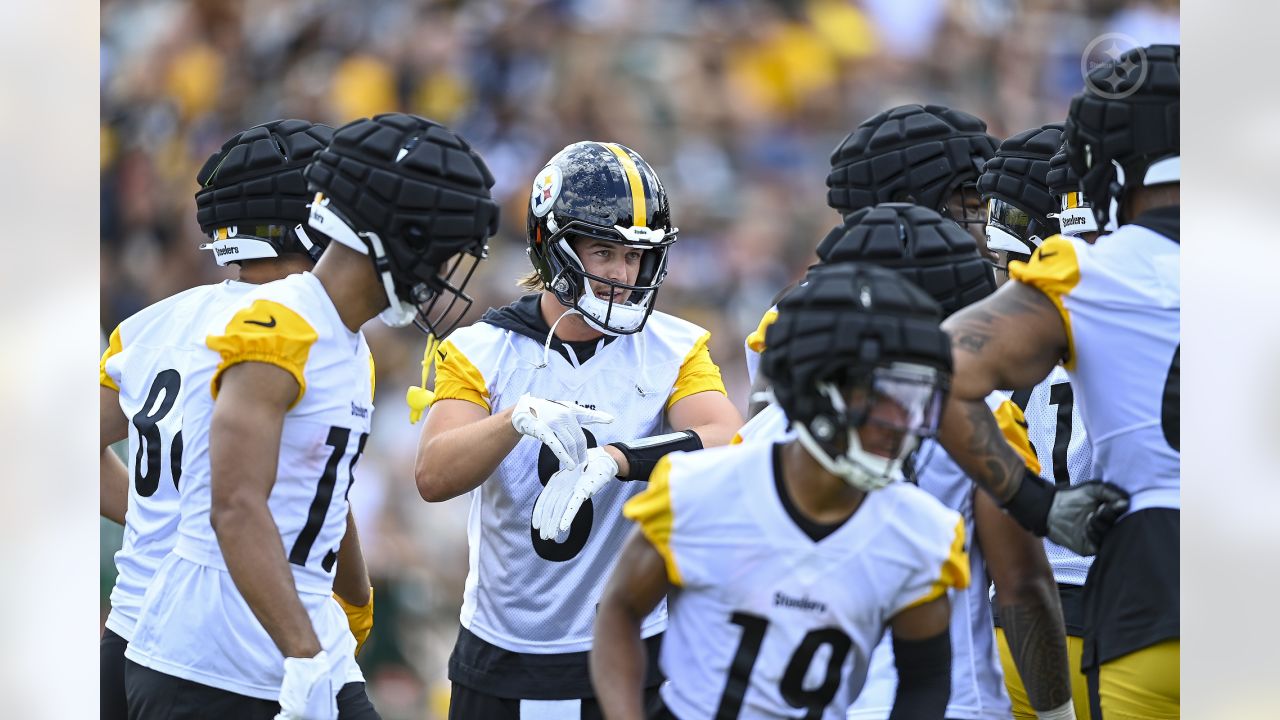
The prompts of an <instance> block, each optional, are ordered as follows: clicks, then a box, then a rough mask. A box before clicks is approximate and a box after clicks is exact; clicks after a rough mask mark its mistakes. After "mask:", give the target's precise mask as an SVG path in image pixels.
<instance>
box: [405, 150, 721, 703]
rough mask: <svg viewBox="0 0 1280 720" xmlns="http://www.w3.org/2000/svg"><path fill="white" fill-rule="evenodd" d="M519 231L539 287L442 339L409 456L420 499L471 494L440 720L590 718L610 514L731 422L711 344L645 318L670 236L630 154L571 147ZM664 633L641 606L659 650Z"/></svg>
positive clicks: (664, 320)
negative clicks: (591, 661)
mask: <svg viewBox="0 0 1280 720" xmlns="http://www.w3.org/2000/svg"><path fill="white" fill-rule="evenodd" d="M526 227H527V242H528V255H529V258H530V260H531V261H532V263H533V268H534V273H533V274H532V275H531V276H529V277H527V278H526V279H525V281H524V286H525V287H527V288H529V289H537V290H539V292H537V293H536V294H532V295H526V296H524V297H522V298H520V299H519V300H517V301H516V302H514V303H512V304H510V305H507V306H506V307H503V308H498V309H495V310H491V311H489V312H487V313H486V314H485V315H484V316H483V317H482V318H481V319H480V321H479V322H477V323H476V324H474V325H472V326H470V327H466V328H463V329H461V330H459V331H458V332H457V333H455V334H454V335H453V337H451V338H450V339H449V340H448V341H445V342H444V343H443V344H442V345H441V346H440V347H439V349H438V350H437V358H436V379H435V401H434V404H433V405H432V406H431V409H430V412H429V413H428V415H427V420H426V423H425V426H424V427H423V430H422V438H421V441H420V444H419V448H418V458H417V460H418V462H417V483H418V490H419V492H421V494H422V497H423V498H424V499H425V500H427V501H428V502H438V501H442V500H447V499H449V498H453V497H456V496H458V495H462V494H464V493H471V514H470V523H469V537H468V540H469V544H470V548H471V551H470V572H469V575H468V577H467V582H466V590H465V593H464V595H463V604H462V615H461V625H462V627H461V629H460V630H459V634H458V641H457V644H456V645H455V646H454V650H453V655H452V657H451V658H450V661H449V678H450V680H451V681H452V682H453V693H452V701H451V704H450V709H449V716H450V717H451V718H480V717H483V718H499V719H500V718H512V719H515V718H524V719H525V720H529V719H531V718H544V717H545V718H551V717H556V718H559V717H572V718H578V717H583V718H598V717H600V709H599V707H598V705H597V703H596V701H595V699H594V692H593V690H592V687H591V682H590V677H589V673H588V670H587V653H588V651H590V650H591V648H592V642H591V622H592V619H593V618H594V617H595V607H596V603H597V602H598V601H599V599H600V594H601V591H602V589H603V585H604V580H605V578H606V576H607V574H608V571H609V569H610V568H611V567H612V566H613V564H614V561H615V560H616V559H617V555H618V551H619V550H620V549H621V547H622V543H623V540H624V539H625V534H626V532H627V529H628V525H627V523H626V521H625V520H624V519H623V518H622V506H623V504H624V503H625V502H626V501H627V500H628V499H629V498H631V497H632V496H634V495H636V494H637V493H639V492H641V491H642V490H643V489H644V487H645V485H646V483H647V481H648V479H649V475H650V473H651V472H652V471H653V468H654V466H655V464H656V463H657V462H658V460H659V459H660V458H661V457H663V456H664V455H666V454H667V453H670V452H673V451H676V450H697V449H699V448H702V447H704V446H707V447H710V446H715V445H723V444H725V443H726V442H728V441H729V439H730V438H731V437H732V435H733V432H734V430H736V429H737V428H738V426H739V425H741V424H742V416H741V415H740V414H739V413H738V411H737V410H736V409H735V408H734V406H733V404H732V403H731V402H730V401H729V399H728V398H727V397H726V395H725V390H724V384H723V382H722V381H721V378H720V370H719V368H718V367H716V365H715V363H714V362H712V360H711V355H710V353H709V351H708V349H707V344H708V341H709V339H710V333H708V332H707V331H706V330H704V329H702V328H700V327H698V326H696V325H694V324H692V323H689V322H685V321H684V320H681V319H679V318H676V317H673V316H671V315H667V314H665V313H661V312H657V311H655V310H654V302H655V299H656V296H657V293H658V290H659V289H660V287H661V285H662V281H663V278H664V276H665V275H666V270H667V259H668V250H669V248H670V247H671V245H672V243H674V242H675V240H676V237H677V229H676V228H675V226H674V225H673V224H672V221H671V208H670V205H669V202H668V199H667V194H666V191H665V190H664V189H663V187H662V182H661V181H660V180H659V179H658V176H657V174H656V173H655V172H654V171H653V168H651V167H650V166H649V164H648V163H647V162H645V161H644V159H643V158H641V157H640V155H639V154H638V153H636V152H635V151H634V150H631V149H629V148H627V147H624V146H622V145H619V144H617V143H611V142H603V143H602V142H578V143H574V144H572V145H569V146H568V147H566V148H564V149H563V150H561V151H560V152H559V153H557V154H556V155H555V156H554V157H553V158H551V160H550V161H549V162H548V163H547V165H546V167H544V168H543V169H542V170H541V171H539V172H538V174H537V176H536V177H535V178H534V182H533V187H532V190H531V195H530V201H529V212H528V222H527V226H526ZM587 425H589V426H590V427H589V428H588V427H584V426H587ZM665 626H666V608H665V607H664V606H659V607H656V608H653V612H651V613H650V614H649V616H648V617H647V618H646V619H645V621H644V628H643V634H644V637H645V638H646V639H647V640H648V643H649V645H650V647H651V648H652V649H654V650H656V648H657V646H658V642H659V635H660V633H662V631H663V629H664V628H665ZM655 654H656V653H655ZM657 683H658V674H657V672H656V668H650V670H649V672H648V680H647V681H646V687H649V688H656V686H657Z"/></svg>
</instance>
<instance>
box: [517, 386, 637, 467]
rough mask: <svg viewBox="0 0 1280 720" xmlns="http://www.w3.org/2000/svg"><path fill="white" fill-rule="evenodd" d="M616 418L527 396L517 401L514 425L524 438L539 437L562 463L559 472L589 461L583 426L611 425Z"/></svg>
mask: <svg viewBox="0 0 1280 720" xmlns="http://www.w3.org/2000/svg"><path fill="white" fill-rule="evenodd" d="M611 422H613V416H612V415H609V414H608V413H602V412H600V411H598V410H592V409H590V408H585V407H582V406H581V405H577V404H575V403H571V402H559V401H556V400H543V399H542V398H538V397H534V396H532V395H529V394H528V393H526V394H524V395H521V396H520V399H519V400H518V401H516V407H515V410H514V411H513V412H512V413H511V426H512V427H514V428H515V429H516V432H518V433H520V434H521V435H528V436H529V437H532V438H536V439H537V440H538V441H540V442H542V443H543V444H544V445H546V446H547V447H548V448H551V452H553V453H555V456H556V457H557V458H559V460H560V469H561V470H562V471H563V470H565V469H568V468H576V467H577V466H579V465H581V464H582V463H583V461H585V460H586V455H587V438H586V436H584V435H583V434H582V426H583V425H584V424H587V423H611Z"/></svg>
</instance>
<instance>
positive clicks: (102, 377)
mask: <svg viewBox="0 0 1280 720" xmlns="http://www.w3.org/2000/svg"><path fill="white" fill-rule="evenodd" d="M123 349H124V346H123V345H122V344H121V342H120V326H119V325H117V326H116V329H115V330H112V331H111V339H109V340H107V349H106V350H104V351H103V352H102V359H101V360H99V361H98V384H99V385H101V386H103V387H109V388H111V389H112V390H115V391H116V392H120V386H119V385H117V384H116V381H115V378H113V377H111V375H109V374H108V373H107V361H108V360H110V359H111V356H112V355H116V354H118V353H119V352H120V351H121V350H123Z"/></svg>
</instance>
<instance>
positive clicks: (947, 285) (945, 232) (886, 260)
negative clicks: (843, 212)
mask: <svg viewBox="0 0 1280 720" xmlns="http://www.w3.org/2000/svg"><path fill="white" fill-rule="evenodd" d="M818 258H819V259H820V260H821V261H822V262H824V263H828V264H830V263H844V262H862V263H868V264H872V265H879V266H880V267H884V268H889V269H890V270H893V271H895V272H897V273H898V274H899V275H902V276H903V277H905V278H906V279H908V280H910V281H911V282H912V283H914V284H915V285H916V286H917V287H920V288H921V289H923V290H924V291H925V292H926V293H928V294H929V295H930V296H931V297H932V298H933V299H934V301H936V302H937V303H938V304H939V305H940V306H941V307H942V313H943V315H944V316H947V315H950V314H951V313H954V312H955V311H957V310H959V309H961V308H963V307H965V306H966V305H969V304H970V303H974V302H977V301H979V300H981V299H982V298H984V297H986V296H988V295H990V294H991V293H993V292H995V289H996V282H995V278H994V277H993V276H992V275H991V271H990V269H989V268H988V267H987V262H986V261H985V260H983V259H982V256H981V255H979V254H978V244H977V243H976V242H974V239H973V236H972V235H970V234H969V233H967V232H965V231H964V230H963V229H961V228H960V226H958V225H956V224H955V223H954V222H952V221H950V220H947V219H946V218H943V217H942V216H941V215H940V214H938V213H937V212H934V211H933V210H930V209H928V208H926V207H922V206H920V205H911V204H908V203H881V204H879V205H876V206H875V207H870V208H863V209H861V210H858V211H856V212H854V213H853V214H851V215H849V216H848V217H846V218H845V220H844V222H843V223H842V224H840V225H838V226H836V227H835V228H834V229H832V230H831V232H829V233H827V236H826V237H825V238H824V239H823V240H822V242H821V243H819V244H818Z"/></svg>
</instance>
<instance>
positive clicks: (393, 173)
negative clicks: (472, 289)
mask: <svg viewBox="0 0 1280 720" xmlns="http://www.w3.org/2000/svg"><path fill="white" fill-rule="evenodd" d="M306 179H307V182H308V183H309V185H310V189H311V190H312V191H313V192H314V193H315V195H314V197H313V199H312V204H311V215H310V219H309V224H310V227H311V228H313V229H314V230H318V231H319V232H321V233H323V234H324V235H326V236H327V237H328V238H329V239H331V240H333V241H337V242H340V243H342V244H343V245H346V246H347V247H350V248H352V249H354V250H356V251H358V252H361V253H364V254H366V255H368V256H369V258H370V260H371V261H372V262H373V266H374V270H375V271H376V272H377V273H378V277H379V278H381V279H382V284H383V287H384V288H385V290H386V294H387V301H388V303H389V307H388V308H387V309H386V310H385V311H383V313H382V314H381V315H379V317H380V318H381V319H382V320H383V322H385V323H387V324H388V325H391V326H394V327H399V326H403V325H407V324H409V323H410V322H414V323H416V324H417V326H418V327H419V328H420V329H422V330H423V331H424V332H427V333H429V334H432V335H434V336H435V337H437V338H443V337H444V336H445V335H448V334H449V332H450V331H451V330H453V328H454V327H456V326H457V324H458V322H459V321H460V320H461V319H462V317H463V315H465V314H466V311H467V309H468V308H470V307H471V302H472V300H471V298H470V297H469V296H468V295H467V294H466V293H465V292H464V290H465V288H466V285H467V283H468V282H469V281H470V279H471V275H472V274H473V273H474V272H475V268H476V266H477V265H478V264H479V262H480V261H481V260H483V259H484V258H485V256H486V254H487V252H488V238H489V237H490V236H491V235H492V234H493V233H494V232H496V231H497V229H498V205H497V203H495V202H494V201H493V198H492V196H491V194H490V188H491V187H493V175H492V174H491V173H490V172H489V168H488V167H487V166H486V165H485V163H484V160H483V159H481V157H480V155H478V154H477V153H476V152H475V151H474V150H472V149H471V146H470V145H468V144H467V142H466V141H465V140H463V139H462V138H461V137H459V136H458V135H456V134H454V133H453V132H452V131H450V130H449V129H448V128H446V127H445V126H443V125H441V124H439V123H436V122H433V121H431V120H427V119H426V118H422V117H418V116H417V115H407V114H404V113H387V114H384V115H377V116H375V117H374V118H373V119H372V120H371V119H368V118H362V119H360V120H356V121H354V122H351V123H348V124H346V125H344V126H342V127H340V128H338V129H337V130H336V131H335V132H334V134H333V142H331V143H330V144H329V147H328V148H326V149H325V150H324V151H323V152H321V153H319V154H318V155H317V156H316V157H315V159H314V160H313V161H312V162H311V164H310V165H309V166H308V167H307V171H306Z"/></svg>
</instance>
